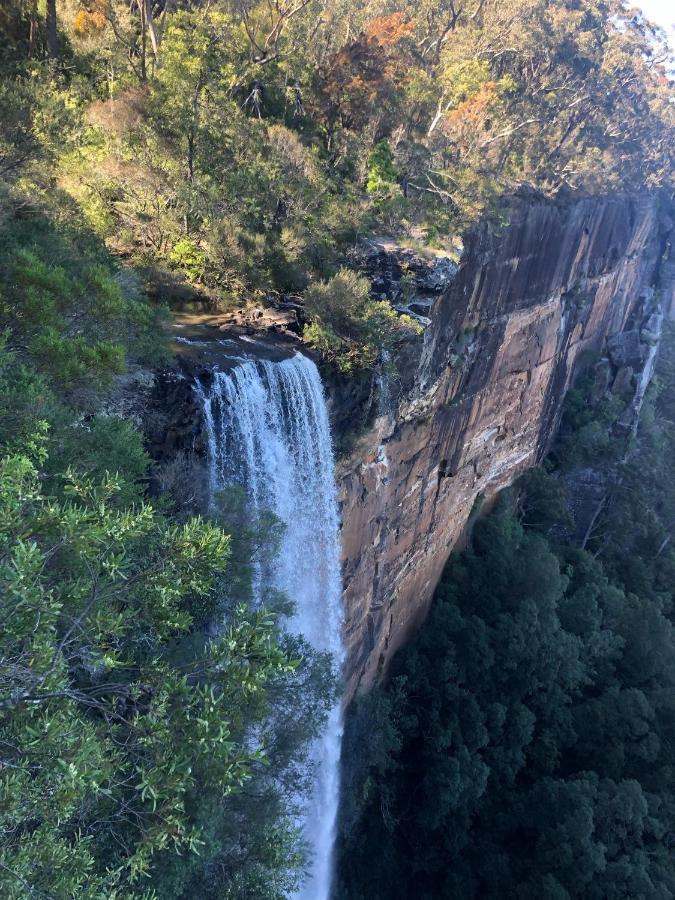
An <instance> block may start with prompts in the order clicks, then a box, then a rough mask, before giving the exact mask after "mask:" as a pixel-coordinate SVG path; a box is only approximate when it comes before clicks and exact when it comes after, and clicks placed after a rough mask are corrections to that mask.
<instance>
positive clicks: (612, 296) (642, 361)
mask: <svg viewBox="0 0 675 900" xmlns="http://www.w3.org/2000/svg"><path fill="white" fill-rule="evenodd" d="M671 228H672V223H671V221H670V219H669V218H668V217H667V216H666V215H664V213H663V212H662V211H661V210H660V209H659V205H658V202H657V201H656V200H655V199H654V198H652V197H647V196H632V197H626V196H621V197H613V198H605V199H580V200H575V201H569V200H567V201H565V202H560V203H551V202H547V201H543V200H541V199H539V198H537V197H535V196H526V197H521V198H517V199H515V200H514V201H513V203H512V205H511V207H510V211H509V216H508V224H506V225H503V226H502V227H501V228H499V229H496V228H495V227H494V226H492V227H490V226H489V225H488V224H487V223H484V224H483V225H481V226H480V227H479V228H478V229H476V230H475V231H474V232H473V233H472V234H471V235H469V237H468V238H467V242H466V247H465V251H464V254H463V258H462V263H461V266H460V268H459V271H458V272H457V274H456V275H455V277H454V278H453V279H452V281H451V282H450V283H449V285H448V286H447V288H446V290H445V291H444V292H443V293H442V294H440V295H439V296H438V297H437V298H436V299H435V300H434V301H433V303H432V305H431V307H430V310H429V312H428V318H429V324H428V325H427V328H426V331H425V334H424V341H423V343H422V345H421V349H420V350H419V353H418V356H417V360H416V362H415V363H414V365H415V366H416V370H415V373H414V378H412V379H411V378H410V377H409V374H410V373H409V372H408V373H406V378H405V379H404V381H405V385H406V386H405V388H404V389H402V390H401V391H400V393H399V395H398V396H393V397H390V398H389V399H388V403H387V405H386V407H387V408H381V409H380V413H381V414H380V415H379V416H378V417H377V418H376V420H375V422H374V424H372V425H371V426H370V427H369V429H368V431H367V432H366V433H365V434H363V435H362V436H361V437H360V439H359V441H358V443H357V445H356V446H355V447H354V449H353V451H352V452H351V453H350V455H349V456H348V457H347V458H344V459H343V460H342V463H341V465H340V467H339V472H338V480H339V490H340V499H341V505H342V522H343V526H342V545H343V570H344V580H345V593H344V604H345V621H346V625H345V641H346V647H347V657H348V664H347V672H346V678H347V689H348V695H349V696H351V694H353V693H354V691H356V690H357V689H359V688H367V687H368V686H370V685H371V684H373V683H374V682H375V681H376V680H377V679H378V678H379V677H380V676H382V674H383V673H384V672H385V671H386V669H387V666H388V663H389V662H390V660H391V658H392V656H393V654H394V653H395V652H396V650H397V649H398V648H399V647H400V646H401V645H402V644H403V643H405V641H406V640H407V639H408V638H409V637H410V635H411V634H412V633H413V632H414V630H415V629H416V627H417V626H418V625H419V623H420V622H421V621H422V619H423V618H424V616H425V615H426V613H427V610H428V607H429V603H430V601H431V597H432V594H433V591H434V589H435V587H436V584H437V582H438V579H439V577H440V574H441V572H442V570H443V567H444V565H445V563H446V560H447V558H448V556H449V554H450V552H451V551H452V549H453V548H454V547H455V546H456V545H458V544H459V543H461V540H462V536H463V534H464V533H465V530H466V527H467V523H468V521H469V519H470V516H471V513H472V510H474V509H475V508H476V507H477V506H478V505H479V504H481V503H488V504H489V502H490V500H491V498H493V497H494V496H495V495H496V494H497V493H498V492H499V491H500V490H502V489H503V488H504V487H506V486H507V485H508V484H510V483H511V482H512V481H513V480H514V479H515V478H516V477H517V476H518V475H519V474H520V473H521V472H522V471H523V470H525V469H526V468H528V467H530V466H532V465H534V464H536V463H537V462H538V461H540V459H541V457H542V456H543V454H544V453H545V452H546V450H547V448H548V446H549V443H550V439H551V436H552V434H553V433H554V431H555V427H556V424H557V421H558V417H559V414H560V411H561V405H562V401H563V398H564V396H565V392H566V390H567V388H568V387H569V385H570V383H571V381H572V379H573V378H574V374H575V371H576V370H577V369H578V367H579V362H580V360H581V359H583V358H584V357H586V358H587V357H588V354H587V353H585V351H595V352H596V353H597V354H599V359H601V360H602V362H603V365H604V366H605V367H606V371H607V390H612V389H615V390H619V389H620V390H621V391H622V392H624V393H625V391H626V389H627V387H628V389H629V390H630V391H632V392H633V396H632V400H631V404H632V407H633V409H635V408H636V405H637V404H636V398H637V399H641V398H640V397H639V393H640V391H641V390H642V389H643V387H644V381H645V377H647V376H648V374H649V373H648V372H646V367H647V366H649V365H650V364H651V363H650V360H651V359H652V358H653V355H654V354H653V353H650V352H649V348H650V346H651V345H653V342H654V340H655V339H657V338H658V334H657V335H656V336H655V335H654V329H655V328H656V326H657V325H658V324H659V322H660V318H661V316H662V315H663V314H672V309H673V279H672V277H670V276H671V275H672V270H673V264H672V255H671V250H670V232H671ZM608 341H609V344H608ZM406 353H407V365H409V364H410V363H409V356H410V352H409V350H408V351H406Z"/></svg>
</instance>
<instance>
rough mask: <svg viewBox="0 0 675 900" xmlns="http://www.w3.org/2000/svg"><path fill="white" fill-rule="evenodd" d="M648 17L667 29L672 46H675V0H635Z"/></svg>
mask: <svg viewBox="0 0 675 900" xmlns="http://www.w3.org/2000/svg"><path fill="white" fill-rule="evenodd" d="M633 2H634V3H635V6H639V7H640V8H641V9H642V11H643V12H644V14H645V15H646V16H647V18H648V19H651V20H652V21H653V22H656V24H657V25H660V26H661V28H663V29H665V30H666V31H667V33H668V37H669V38H670V46H671V48H672V47H675V3H674V2H673V0H633Z"/></svg>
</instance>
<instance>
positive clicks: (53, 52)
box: [47, 0, 59, 64]
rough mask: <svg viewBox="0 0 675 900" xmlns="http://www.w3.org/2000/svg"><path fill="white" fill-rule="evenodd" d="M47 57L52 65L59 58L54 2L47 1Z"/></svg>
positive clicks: (51, 0) (53, 0)
mask: <svg viewBox="0 0 675 900" xmlns="http://www.w3.org/2000/svg"><path fill="white" fill-rule="evenodd" d="M47 56H48V57H49V61H50V62H51V63H52V64H54V63H55V62H56V60H57V59H58V57H59V35H58V31H57V29H56V0H47Z"/></svg>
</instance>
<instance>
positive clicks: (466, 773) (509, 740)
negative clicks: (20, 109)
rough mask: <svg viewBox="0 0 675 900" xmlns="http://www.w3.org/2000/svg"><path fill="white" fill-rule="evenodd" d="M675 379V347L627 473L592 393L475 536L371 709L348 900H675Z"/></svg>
mask: <svg viewBox="0 0 675 900" xmlns="http://www.w3.org/2000/svg"><path fill="white" fill-rule="evenodd" d="M673 360H675V333H673V330H672V329H671V331H670V333H669V335H668V336H667V338H666V341H665V345H664V347H663V350H662V354H661V359H660V363H659V379H658V382H657V385H656V387H655V388H654V389H653V390H652V395H651V396H650V398H649V400H648V402H647V405H646V407H645V409H644V411H643V415H642V420H641V426H640V430H639V432H638V436H637V439H636V442H635V444H634V446H633V447H632V448H631V452H630V454H629V456H628V457H627V458H626V455H625V454H626V449H627V447H626V439H625V438H623V439H622V438H620V437H619V436H617V435H616V433H614V436H613V437H611V435H612V431H611V424H612V420H611V416H609V415H608V410H609V409H611V408H612V407H613V408H614V411H615V412H616V404H615V403H613V402H612V401H611V400H609V401H608V400H603V401H596V403H595V405H593V404H592V402H591V396H592V380H591V379H590V378H588V377H587V378H585V379H582V381H581V383H580V384H579V385H578V386H577V388H576V389H575V391H574V392H573V393H572V394H571V396H570V398H569V402H568V404H567V410H566V415H565V419H564V422H563V426H562V432H561V438H560V440H559V442H558V445H557V447H556V448H555V453H554V456H553V457H552V459H550V460H549V461H548V464H547V465H548V468H549V469H550V468H552V472H548V471H546V470H545V469H541V470H535V471H533V472H532V473H530V474H529V475H528V476H527V477H526V478H525V479H524V481H523V483H521V484H520V485H519V486H517V487H516V489H515V490H514V491H513V492H511V493H509V494H507V495H506V496H505V497H504V498H503V499H502V502H501V503H500V505H499V508H498V509H497V510H496V511H495V512H494V513H493V514H491V515H490V516H489V517H487V518H486V519H484V520H483V521H481V522H479V523H478V524H477V525H476V527H475V531H474V534H473V539H472V544H471V547H470V548H469V549H468V550H466V551H465V552H464V553H462V554H460V555H456V556H453V558H452V559H451V560H450V562H449V564H448V566H447V569H446V571H445V573H444V576H443V580H442V583H441V585H440V587H439V589H438V592H437V595H436V597H435V599H434V603H433V607H432V611H431V614H430V616H429V620H428V621H427V623H426V624H425V625H424V626H423V628H422V629H421V631H420V634H419V637H418V638H417V640H416V641H415V642H414V643H413V644H412V645H411V646H410V647H408V648H406V649H405V650H404V651H402V652H401V653H400V654H399V656H398V658H397V659H396V660H395V663H394V667H393V672H392V676H391V679H390V681H389V683H388V684H387V685H386V687H383V688H380V689H377V690H375V691H373V692H372V693H371V694H370V695H369V696H367V697H365V698H363V699H362V700H360V701H359V702H358V703H357V704H356V706H355V708H354V710H353V712H352V714H351V715H350V717H349V720H348V727H347V734H346V742H345V774H346V788H345V796H344V801H343V809H342V816H341V820H342V825H341V840H340V859H341V864H340V890H339V892H338V895H339V896H340V897H344V898H349V900H362V898H363V900H365V898H385V897H386V898H394V897H401V898H407V897H411V896H416V897H420V898H432V897H433V898H439V897H447V898H460V897H461V898H470V897H495V898H496V897H504V896H509V897H511V896H513V897H524V898H525V897H528V898H529V897H531V898H535V897H536V898H541V897H547V898H548V897H560V898H563V897H582V896H583V897H649V898H656V897H663V898H666V897H671V896H672V895H673V892H674V891H675V867H674V866H673V859H672V835H673V833H674V831H675V778H674V773H673V766H672V747H673V738H674V737H675V732H674V727H675V718H674V709H673V697H674V696H675V628H674V625H675V623H674V612H675V611H674V609H673V586H674V585H675V548H673V544H672V531H673V524H674V522H675V490H674V488H673V483H674V482H673V459H675V429H674V425H673V419H672V404H673V396H674V391H675V381H674V380H673ZM658 391H660V393H658V396H656V394H657V392H658ZM596 423H601V424H600V425H599V426H598V428H597V429H596V428H595V427H593V428H591V427H590V426H591V424H593V426H595V424H596ZM600 432H603V433H604V434H605V435H606V436H607V438H608V439H607V440H605V441H604V442H602V441H600V442H599V441H598V439H597V438H598V434H599V433H600ZM575 435H576V436H577V437H578V438H579V441H578V442H575V440H574V437H575ZM579 464H582V465H584V466H588V465H593V466H596V467H597V468H598V469H599V470H600V471H602V472H604V473H605V474H608V473H609V474H610V475H611V477H610V478H609V480H608V497H607V501H606V504H605V506H604V508H603V512H602V514H601V515H600V516H599V517H598V519H597V522H596V525H595V528H594V529H593V531H592V532H591V534H590V536H589V538H588V540H587V543H586V548H585V549H584V550H581V549H579V548H578V547H577V546H575V545H574V544H573V543H570V542H569V540H568V539H566V536H567V535H569V533H570V532H569V528H570V520H569V514H568V512H567V507H566V504H565V479H564V477H562V476H563V475H564V474H565V473H567V474H568V475H569V474H570V473H572V472H573V470H574V467H575V466H576V465H579Z"/></svg>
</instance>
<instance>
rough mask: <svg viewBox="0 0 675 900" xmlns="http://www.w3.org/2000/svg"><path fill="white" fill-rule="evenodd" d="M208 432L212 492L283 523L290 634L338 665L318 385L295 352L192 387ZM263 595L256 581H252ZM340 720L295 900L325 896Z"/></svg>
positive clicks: (322, 754) (321, 747)
mask: <svg viewBox="0 0 675 900" xmlns="http://www.w3.org/2000/svg"><path fill="white" fill-rule="evenodd" d="M199 390H200V393H201V398H202V403H203V409H204V418H205V423H206V430H207V436H208V461H209V487H210V496H211V497H212V498H213V497H214V495H215V493H216V492H217V491H218V490H221V489H222V488H224V487H226V486H228V485H233V484H239V485H242V486H243V487H244V488H245V489H246V492H247V494H248V498H249V502H250V503H251V505H252V507H253V508H254V509H255V510H258V511H262V510H271V511H272V512H273V513H275V514H276V516H277V517H278V518H279V519H280V520H281V521H282V522H283V523H284V525H285V526H286V527H285V530H284V536H283V540H282V546H281V550H280V553H279V556H278V558H276V559H275V560H274V566H273V569H272V570H271V572H270V575H271V578H272V581H273V584H272V586H273V587H275V588H277V589H279V590H282V591H283V592H284V593H285V594H286V595H287V596H288V597H289V598H290V599H291V600H292V601H293V602H294V604H295V614H294V616H293V619H292V620H291V621H290V622H289V628H290V629H291V630H292V631H294V632H297V633H300V634H303V635H304V636H305V638H306V639H307V640H308V641H309V642H310V643H311V644H312V646H313V647H315V648H316V649H317V650H321V651H328V652H330V653H331V654H332V655H333V658H334V661H335V664H336V665H337V666H340V665H341V663H342V659H343V650H342V636H341V633H342V605H341V601H342V584H341V577H340V560H339V536H338V511H337V499H336V490H335V481H334V460H333V450H332V446H331V436H330V427H329V423H328V414H327V411H326V403H325V398H324V394H323V388H322V385H321V379H320V377H319V373H318V371H317V368H316V366H315V365H314V363H313V362H312V361H311V360H309V359H307V358H306V357H305V356H302V355H301V354H299V353H298V354H296V355H295V356H294V357H293V358H292V359H288V360H284V361H283V362H269V361H255V362H254V361H247V362H243V363H242V364H241V365H237V366H235V367H234V368H233V369H232V370H231V371H229V372H220V371H215V372H214V373H213V383H212V386H211V389H210V391H209V392H208V393H206V392H204V391H202V390H201V388H199ZM255 580H257V582H258V583H257V584H254V597H256V599H257V600H260V598H261V593H260V592H261V587H262V584H261V582H262V580H263V575H262V573H261V572H260V571H259V572H258V573H257V575H256V576H254V581H255ZM341 736H342V720H341V714H340V706H339V704H338V705H336V706H335V708H333V709H332V710H331V712H330V714H329V717H328V721H327V723H326V726H325V730H324V733H323V735H322V736H321V737H320V738H319V739H318V740H317V742H316V744H315V746H314V748H313V760H314V764H315V778H314V785H313V794H312V797H311V798H310V800H309V801H308V803H307V804H306V805H305V807H304V814H303V827H304V833H305V839H306V841H307V843H308V845H309V847H310V848H311V851H312V860H311V867H310V870H309V874H308V878H307V882H306V884H305V885H304V887H303V889H301V891H300V892H299V893H298V894H297V900H328V897H329V894H330V883H331V875H332V858H331V854H332V846H333V841H334V831H335V821H336V816H337V806H338V791H339V779H338V773H339V755H340V740H341Z"/></svg>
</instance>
